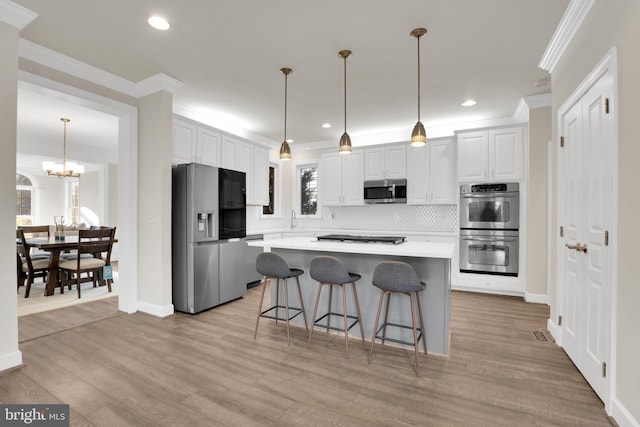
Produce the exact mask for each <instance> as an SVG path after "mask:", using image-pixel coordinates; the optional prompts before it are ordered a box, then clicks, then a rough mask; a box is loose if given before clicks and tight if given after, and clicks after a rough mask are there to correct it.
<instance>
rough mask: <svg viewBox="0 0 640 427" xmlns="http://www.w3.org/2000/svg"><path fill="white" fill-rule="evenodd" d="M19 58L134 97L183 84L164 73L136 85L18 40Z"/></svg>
mask: <svg viewBox="0 0 640 427" xmlns="http://www.w3.org/2000/svg"><path fill="white" fill-rule="evenodd" d="M0 1H1V0H0ZM18 56H19V57H20V58H24V59H27V60H29V61H32V62H35V63H38V64H41V65H44V66H46V67H49V68H52V69H54V70H57V71H61V72H63V73H66V74H69V75H72V76H74V77H78V78H80V79H83V80H86V81H89V82H91V83H95V84H97V85H100V86H103V87H106V88H108V89H111V90H115V91H116V92H120V93H123V94H125V95H129V96H132V97H134V98H141V97H143V96H147V95H149V94H151V93H154V92H158V91H161V90H166V91H168V92H171V93H173V92H174V91H175V90H176V89H177V88H179V87H180V86H182V84H183V83H182V82H181V81H179V80H176V79H174V78H172V77H169V76H167V75H166V74H162V73H160V74H156V75H154V76H151V77H149V78H147V79H145V80H142V81H140V82H137V83H136V82H132V81H130V80H127V79H125V78H122V77H120V76H117V75H115V74H112V73H109V72H108V71H105V70H103V69H101V68H98V67H94V66H93V65H89V64H87V63H86V62H82V61H78V60H77V59H74V58H72V57H70V56H67V55H64V54H62V53H60V52H56V51H55V50H52V49H49V48H46V47H44V46H41V45H39V44H36V43H33V42H31V41H29V40H26V39H22V38H21V39H20V40H19V41H18Z"/></svg>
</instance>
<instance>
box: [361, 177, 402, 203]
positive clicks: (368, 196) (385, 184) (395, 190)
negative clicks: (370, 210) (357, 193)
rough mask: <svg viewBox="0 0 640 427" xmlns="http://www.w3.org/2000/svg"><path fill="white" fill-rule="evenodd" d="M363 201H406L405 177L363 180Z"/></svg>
mask: <svg viewBox="0 0 640 427" xmlns="http://www.w3.org/2000/svg"><path fill="white" fill-rule="evenodd" d="M364 202H365V203H407V180H406V179H376V180H371V181H365V182H364Z"/></svg>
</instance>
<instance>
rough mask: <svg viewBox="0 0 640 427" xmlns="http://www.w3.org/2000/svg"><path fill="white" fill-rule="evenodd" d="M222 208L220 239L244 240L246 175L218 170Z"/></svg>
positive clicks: (219, 195) (245, 233)
mask: <svg viewBox="0 0 640 427" xmlns="http://www.w3.org/2000/svg"><path fill="white" fill-rule="evenodd" d="M218 173H219V177H218V188H219V192H218V198H219V207H220V218H219V225H220V229H219V233H218V236H219V239H220V240H225V239H235V238H242V237H245V236H246V235H247V213H246V209H247V208H246V174H245V173H244V172H238V171H233V170H229V169H222V168H219V169H218Z"/></svg>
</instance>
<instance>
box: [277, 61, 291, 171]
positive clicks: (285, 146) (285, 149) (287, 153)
mask: <svg viewBox="0 0 640 427" xmlns="http://www.w3.org/2000/svg"><path fill="white" fill-rule="evenodd" d="M280 71H282V74H284V140H283V141H282V145H280V160H291V148H289V143H288V142H287V77H288V76H289V74H291V73H292V72H293V70H292V69H291V68H286V67H285V68H281V69H280Z"/></svg>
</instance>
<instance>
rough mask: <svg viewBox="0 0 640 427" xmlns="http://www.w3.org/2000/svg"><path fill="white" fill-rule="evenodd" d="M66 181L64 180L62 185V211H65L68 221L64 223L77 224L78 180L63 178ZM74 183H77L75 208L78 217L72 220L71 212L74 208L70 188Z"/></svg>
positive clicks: (78, 220)
mask: <svg viewBox="0 0 640 427" xmlns="http://www.w3.org/2000/svg"><path fill="white" fill-rule="evenodd" d="M65 179H66V180H67V181H66V182H65V186H64V211H65V218H66V220H67V222H68V224H65V225H74V224H75V225H78V224H79V223H80V180H79V179H77V178H75V179H74V178H65ZM73 184H75V185H77V188H78V190H77V191H78V206H77V207H76V209H77V214H78V218H77V220H76V221H74V220H73V213H72V209H73V208H74V207H73V206H72V197H73V189H72V188H71V187H72V185H73Z"/></svg>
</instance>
